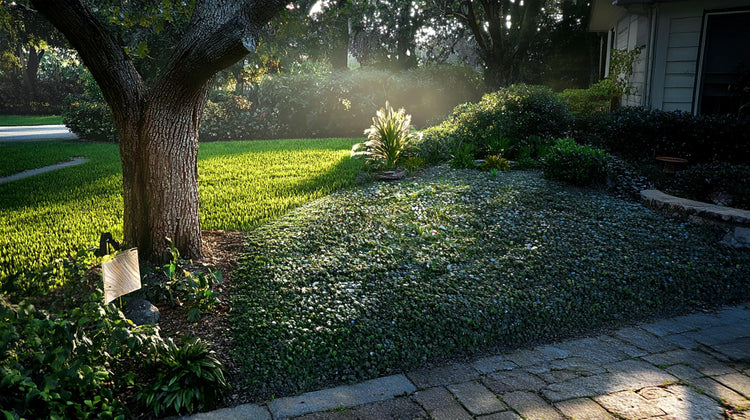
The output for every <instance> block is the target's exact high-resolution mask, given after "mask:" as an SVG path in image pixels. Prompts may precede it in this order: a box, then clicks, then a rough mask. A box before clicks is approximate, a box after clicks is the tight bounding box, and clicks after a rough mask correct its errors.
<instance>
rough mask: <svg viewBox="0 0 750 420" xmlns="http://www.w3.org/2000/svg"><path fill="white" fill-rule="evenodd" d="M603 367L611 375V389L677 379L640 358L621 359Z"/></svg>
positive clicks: (633, 387) (648, 384)
mask: <svg viewBox="0 0 750 420" xmlns="http://www.w3.org/2000/svg"><path fill="white" fill-rule="evenodd" d="M604 368H605V369H607V371H609V372H610V374H609V375H610V376H612V380H611V385H610V390H611V391H616V390H622V389H639V388H643V387H646V386H657V385H662V384H664V383H667V382H674V381H677V378H675V377H674V376H672V375H670V374H669V373H667V372H665V371H663V370H662V369H659V368H657V367H656V366H653V365H650V364H648V363H646V362H643V361H641V360H623V361H621V362H615V363H611V364H609V365H605V366H604ZM623 387H626V388H623ZM611 391H610V392H611Z"/></svg>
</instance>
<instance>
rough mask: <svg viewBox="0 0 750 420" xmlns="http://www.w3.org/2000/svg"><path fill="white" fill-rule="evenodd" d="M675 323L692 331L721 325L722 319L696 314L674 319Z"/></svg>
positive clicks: (712, 315) (713, 315)
mask: <svg viewBox="0 0 750 420" xmlns="http://www.w3.org/2000/svg"><path fill="white" fill-rule="evenodd" d="M674 321H675V322H677V323H680V324H682V325H684V326H685V328H688V329H690V330H697V329H703V328H709V327H715V326H717V325H721V324H722V321H721V318H719V317H718V316H716V315H715V314H704V313H695V314H690V315H682V316H678V317H675V318H674Z"/></svg>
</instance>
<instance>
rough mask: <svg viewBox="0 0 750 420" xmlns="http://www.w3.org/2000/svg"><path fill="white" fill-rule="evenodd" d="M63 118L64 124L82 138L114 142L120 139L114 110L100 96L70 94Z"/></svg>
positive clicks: (66, 100)
mask: <svg viewBox="0 0 750 420" xmlns="http://www.w3.org/2000/svg"><path fill="white" fill-rule="evenodd" d="M62 119H63V124H65V125H66V126H67V127H68V128H69V129H70V131H72V132H73V133H75V135H77V136H78V137H80V138H82V139H86V140H91V141H106V142H113V143H116V142H117V140H118V139H117V130H116V129H115V122H114V120H113V119H112V110H111V109H110V108H109V105H107V103H106V102H104V100H100V99H99V98H96V97H93V96H91V95H87V94H81V95H70V96H68V97H67V98H66V99H65V106H64V108H63V111H62Z"/></svg>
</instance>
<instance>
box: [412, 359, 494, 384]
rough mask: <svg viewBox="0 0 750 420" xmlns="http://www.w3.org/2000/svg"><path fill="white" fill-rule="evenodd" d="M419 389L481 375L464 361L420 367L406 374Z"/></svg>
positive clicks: (463, 380) (468, 379)
mask: <svg viewBox="0 0 750 420" xmlns="http://www.w3.org/2000/svg"><path fill="white" fill-rule="evenodd" d="M406 376H407V377H409V379H411V380H412V382H414V385H416V386H417V388H419V389H423V388H431V387H433V386H438V385H448V384H455V383H460V382H467V381H471V380H474V379H477V378H478V377H479V374H478V373H477V372H476V371H475V370H474V369H472V368H471V367H469V366H468V365H465V364H463V363H453V364H449V365H446V366H439V367H435V368H430V369H419V370H415V371H412V372H409V373H407V374H406Z"/></svg>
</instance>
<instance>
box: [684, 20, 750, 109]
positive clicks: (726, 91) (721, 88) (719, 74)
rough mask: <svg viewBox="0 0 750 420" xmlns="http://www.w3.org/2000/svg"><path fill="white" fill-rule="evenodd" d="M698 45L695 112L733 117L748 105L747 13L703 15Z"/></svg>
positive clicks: (749, 34)
mask: <svg viewBox="0 0 750 420" xmlns="http://www.w3.org/2000/svg"><path fill="white" fill-rule="evenodd" d="M702 45H703V56H702V60H701V62H700V68H699V73H698V75H699V91H698V95H697V103H696V109H697V110H698V111H699V113H700V114H728V113H730V114H736V113H737V112H738V110H739V109H740V107H741V106H742V105H744V104H748V103H750V10H742V11H732V12H712V13H707V14H706V16H705V20H704V24H703V43H702ZM748 107H750V105H748Z"/></svg>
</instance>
